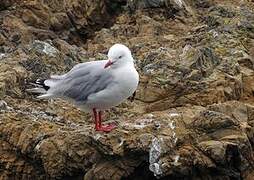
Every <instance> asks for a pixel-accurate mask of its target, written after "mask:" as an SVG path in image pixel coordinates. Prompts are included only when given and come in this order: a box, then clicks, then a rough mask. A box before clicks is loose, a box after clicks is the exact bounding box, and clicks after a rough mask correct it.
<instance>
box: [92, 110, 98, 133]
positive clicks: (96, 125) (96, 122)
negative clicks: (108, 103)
mask: <svg viewBox="0 0 254 180" xmlns="http://www.w3.org/2000/svg"><path fill="white" fill-rule="evenodd" d="M93 115H94V123H95V129H96V130H97V129H98V128H99V121H98V114H97V111H96V109H95V108H93Z"/></svg>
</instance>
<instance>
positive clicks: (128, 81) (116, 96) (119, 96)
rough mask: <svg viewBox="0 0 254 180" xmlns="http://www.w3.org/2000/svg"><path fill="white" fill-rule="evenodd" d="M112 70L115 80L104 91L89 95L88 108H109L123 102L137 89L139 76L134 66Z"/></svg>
mask: <svg viewBox="0 0 254 180" xmlns="http://www.w3.org/2000/svg"><path fill="white" fill-rule="evenodd" d="M112 71H113V72H112V73H113V76H114V78H113V81H112V82H111V83H110V84H109V85H108V86H107V88H105V89H104V90H103V91H100V92H98V93H96V94H93V95H91V96H89V97H88V100H87V102H86V106H87V108H89V109H92V108H97V109H100V110H105V109H109V108H111V107H113V106H116V105H118V104H120V103H121V102H123V101H124V100H125V99H127V98H128V97H130V96H131V95H132V94H133V93H134V91H135V90H136V89H137V86H138V81H139V76H138V73H137V71H136V69H135V68H134V66H128V67H123V68H119V69H117V70H112Z"/></svg>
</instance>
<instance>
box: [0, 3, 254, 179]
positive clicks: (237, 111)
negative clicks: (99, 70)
mask: <svg viewBox="0 0 254 180" xmlns="http://www.w3.org/2000/svg"><path fill="white" fill-rule="evenodd" d="M253 39H254V2H253V1H251V0H242V1H238V0H160V1H156V0H111V1H109V0H96V1H92V0H65V1H60V0H52V1H42V0H31V1H25V0H6V1H1V2H0V179H4V180H5V179H6V180H9V179H24V180H25V179H85V180H92V179H94V180H97V179H108V180H109V179H110V180H111V179H116V180H118V179H123V180H125V179H126V180H127V179H158V178H160V179H174V180H177V179H179V180H180V179H193V180H201V179H218V180H222V179H223V180H224V179H244V180H245V179H246V180H251V179H253V177H254V157H253V153H254V151H253V149H252V148H253V147H254V105H253V104H254V103H253V100H254V98H253V97H254V80H253V79H254V48H253V47H254V40H253ZM117 42H120V43H123V44H126V45H127V46H128V47H130V49H131V50H132V52H133V55H134V57H135V60H136V67H137V69H138V71H139V73H140V77H141V80H140V85H139V89H138V91H137V95H136V98H135V100H134V102H129V101H126V102H125V103H123V104H121V105H120V106H118V107H116V108H113V109H112V110H111V111H109V112H106V113H105V115H104V116H105V118H106V119H107V121H108V122H116V123H117V124H118V128H117V129H115V130H113V131H112V132H110V133H98V132H95V131H94V129H93V120H92V118H91V116H90V114H86V113H83V112H81V111H80V110H78V109H76V108H75V107H73V106H72V105H71V104H69V103H67V102H64V101H61V100H54V101H46V100H37V99H36V97H35V96H34V95H32V94H29V93H27V92H26V91H25V89H27V88H30V87H31V86H30V84H29V82H32V81H34V80H36V79H37V78H39V77H43V78H46V77H48V76H49V75H50V74H55V73H63V72H66V71H67V70H70V69H71V68H72V66H73V65H75V64H77V63H80V62H86V61H90V60H94V59H104V58H106V53H107V50H108V48H109V47H110V46H111V45H112V44H114V43H117Z"/></svg>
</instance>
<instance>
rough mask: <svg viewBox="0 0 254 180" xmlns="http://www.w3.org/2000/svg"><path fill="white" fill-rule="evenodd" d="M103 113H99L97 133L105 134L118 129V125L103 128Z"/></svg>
mask: <svg viewBox="0 0 254 180" xmlns="http://www.w3.org/2000/svg"><path fill="white" fill-rule="evenodd" d="M101 116H102V111H99V117H98V121H97V122H98V123H97V124H98V126H97V127H98V128H96V131H103V132H110V131H111V130H112V129H114V128H115V127H116V125H114V124H108V125H105V126H103V125H102V123H101V121H102V117H101Z"/></svg>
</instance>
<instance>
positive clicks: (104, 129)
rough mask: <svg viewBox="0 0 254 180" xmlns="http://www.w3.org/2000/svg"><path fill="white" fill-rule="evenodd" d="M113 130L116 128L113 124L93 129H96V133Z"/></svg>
mask: <svg viewBox="0 0 254 180" xmlns="http://www.w3.org/2000/svg"><path fill="white" fill-rule="evenodd" d="M115 128H116V125H115V124H108V125H104V126H100V127H96V128H95V129H96V131H103V132H110V131H112V130H113V129H115Z"/></svg>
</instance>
